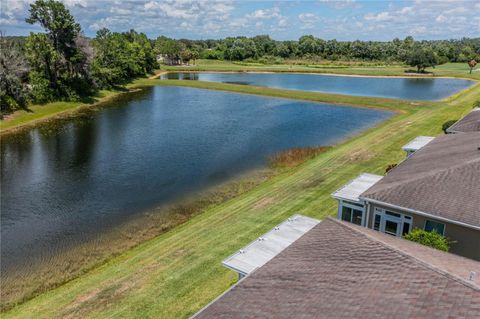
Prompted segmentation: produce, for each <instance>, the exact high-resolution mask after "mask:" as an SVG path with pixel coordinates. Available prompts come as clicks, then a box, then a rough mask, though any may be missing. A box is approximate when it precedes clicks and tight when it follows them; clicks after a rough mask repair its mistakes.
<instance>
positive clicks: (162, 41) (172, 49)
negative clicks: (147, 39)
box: [155, 37, 185, 64]
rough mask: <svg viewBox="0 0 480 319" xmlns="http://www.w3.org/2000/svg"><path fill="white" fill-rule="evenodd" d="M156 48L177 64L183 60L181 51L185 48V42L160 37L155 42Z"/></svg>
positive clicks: (159, 52)
mask: <svg viewBox="0 0 480 319" xmlns="http://www.w3.org/2000/svg"><path fill="white" fill-rule="evenodd" d="M155 50H156V52H157V53H158V54H163V55H164V56H166V57H167V59H168V60H170V61H171V62H173V64H175V63H176V62H177V61H180V60H181V53H182V51H184V50H185V44H184V43H182V42H180V41H177V40H174V39H168V38H165V37H159V38H157V41H156V43H155Z"/></svg>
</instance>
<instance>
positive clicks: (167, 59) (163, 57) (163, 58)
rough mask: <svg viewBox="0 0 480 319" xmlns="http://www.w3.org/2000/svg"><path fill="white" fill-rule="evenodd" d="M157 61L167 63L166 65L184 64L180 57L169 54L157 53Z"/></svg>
mask: <svg viewBox="0 0 480 319" xmlns="http://www.w3.org/2000/svg"><path fill="white" fill-rule="evenodd" d="M157 62H158V63H163V64H166V65H181V64H182V60H181V59H180V58H178V57H172V56H169V55H168V54H158V55H157Z"/></svg>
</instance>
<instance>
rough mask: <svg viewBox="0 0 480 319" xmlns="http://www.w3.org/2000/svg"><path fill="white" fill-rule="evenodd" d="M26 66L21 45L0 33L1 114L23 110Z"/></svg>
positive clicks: (25, 91) (25, 97) (25, 95)
mask: <svg viewBox="0 0 480 319" xmlns="http://www.w3.org/2000/svg"><path fill="white" fill-rule="evenodd" d="M27 77H28V66H27V62H26V59H25V55H24V53H23V52H22V49H21V45H20V43H18V42H17V41H15V40H12V39H8V40H7V39H6V38H4V37H3V34H1V33H0V107H1V114H2V116H3V114H5V113H9V112H12V111H14V110H16V109H19V108H23V107H25V106H26V102H27V92H28V90H27V85H26V80H27Z"/></svg>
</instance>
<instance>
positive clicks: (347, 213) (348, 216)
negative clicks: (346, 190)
mask: <svg viewBox="0 0 480 319" xmlns="http://www.w3.org/2000/svg"><path fill="white" fill-rule="evenodd" d="M342 220H346V221H347V222H351V221H352V209H351V208H350V207H345V206H343V207H342Z"/></svg>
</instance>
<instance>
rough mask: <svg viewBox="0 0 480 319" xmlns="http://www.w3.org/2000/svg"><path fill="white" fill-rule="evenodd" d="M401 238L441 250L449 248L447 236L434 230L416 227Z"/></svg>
mask: <svg viewBox="0 0 480 319" xmlns="http://www.w3.org/2000/svg"><path fill="white" fill-rule="evenodd" d="M403 238H405V239H407V240H410V241H413V242H416V243H419V244H422V245H425V246H428V247H432V248H435V249H438V250H442V251H448V250H449V249H450V244H449V242H448V240H447V238H445V237H444V236H442V235H440V234H439V233H437V232H436V231H435V230H434V231H431V232H428V231H426V230H421V229H418V228H417V229H414V230H413V231H411V232H410V233H408V234H406V235H405V236H403Z"/></svg>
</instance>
